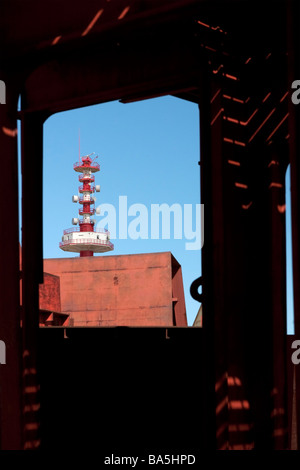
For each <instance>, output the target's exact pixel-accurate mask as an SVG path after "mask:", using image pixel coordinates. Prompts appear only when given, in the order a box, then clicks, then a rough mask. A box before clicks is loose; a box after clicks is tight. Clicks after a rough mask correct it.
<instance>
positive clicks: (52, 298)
mask: <svg viewBox="0 0 300 470" xmlns="http://www.w3.org/2000/svg"><path fill="white" fill-rule="evenodd" d="M39 300H40V309H41V310H52V311H54V312H60V311H61V303H60V279H59V276H55V275H54V274H49V273H44V283H43V284H40V286H39Z"/></svg>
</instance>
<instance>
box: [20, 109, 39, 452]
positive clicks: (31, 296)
mask: <svg viewBox="0 0 300 470" xmlns="http://www.w3.org/2000/svg"><path fill="white" fill-rule="evenodd" d="M42 162H43V118H42V116H41V115H40V114H26V113H25V114H24V115H23V116H22V272H23V278H22V311H23V314H22V327H23V328H22V330H23V368H24V372H23V377H24V383H23V387H24V397H23V402H24V448H25V449H32V448H37V447H39V445H40V438H39V406H40V405H39V381H38V353H37V343H38V328H39V283H42V282H43V219H42V203H43V192H42V181H43V165H42Z"/></svg>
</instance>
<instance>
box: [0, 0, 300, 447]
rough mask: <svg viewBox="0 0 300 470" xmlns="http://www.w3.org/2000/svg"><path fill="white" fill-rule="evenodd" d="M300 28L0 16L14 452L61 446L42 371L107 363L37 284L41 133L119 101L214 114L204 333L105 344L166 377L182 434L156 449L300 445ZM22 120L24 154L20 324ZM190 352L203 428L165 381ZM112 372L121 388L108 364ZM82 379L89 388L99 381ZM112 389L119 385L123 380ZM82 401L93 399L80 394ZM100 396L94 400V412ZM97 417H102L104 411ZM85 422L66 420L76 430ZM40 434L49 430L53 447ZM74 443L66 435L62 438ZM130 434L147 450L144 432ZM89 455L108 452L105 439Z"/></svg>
mask: <svg viewBox="0 0 300 470" xmlns="http://www.w3.org/2000/svg"><path fill="white" fill-rule="evenodd" d="M299 18H300V7H299V2H297V1H296V0H278V1H274V2H269V1H264V2H261V1H260V2H259V1H256V0H251V1H250V0H224V1H217V0H164V1H159V2H158V1H156V0H126V1H125V0H115V1H108V0H97V1H96V0H90V1H87V2H84V4H82V3H76V2H71V1H69V0H64V1H63V2H58V1H53V0H52V1H50V0H47V1H45V2H38V1H36V0H29V1H28V2H23V1H22V2H21V1H18V0H3V1H2V2H1V5H0V31H1V35H0V54H1V61H0V79H1V90H2V93H3V83H5V93H6V95H5V104H4V100H3V99H1V103H2V104H0V147H1V161H2V162H3V163H4V165H3V171H4V172H5V175H4V177H5V184H6V187H9V188H13V190H14V192H13V193H10V197H9V204H10V207H9V217H8V216H7V217H8V219H6V220H5V214H6V213H7V204H8V202H7V201H6V198H5V197H2V198H1V202H0V206H1V214H2V222H1V230H0V237H1V247H2V250H1V255H0V257H1V259H0V277H1V296H0V308H1V315H0V333H1V340H3V341H5V343H6V345H7V365H5V366H0V382H1V390H0V394H1V396H0V402H1V406H0V410H1V416H0V420H1V421H0V422H1V433H0V441H1V448H2V449H7V448H35V447H40V446H42V447H43V446H44V448H47V445H49V446H50V444H53V443H54V444H55V445H59V439H57V440H56V441H55V440H54V441H53V439H54V438H53V436H54V435H55V433H52V432H51V429H49V428H48V429H47V426H45V423H47V419H48V420H50V421H51V416H53V415H52V414H51V413H52V412H54V411H55V410H57V409H58V410H60V411H63V410H62V408H61V405H60V403H59V402H57V403H56V405H55V404H52V405H51V406H52V408H51V410H50V409H47V406H46V405H45V403H47V399H46V398H47V397H48V398H49V396H50V395H49V394H50V391H51V392H53V390H52V389H51V383H49V382H47V377H46V372H45V367H48V371H50V372H51V373H50V372H49V376H51V377H52V380H54V381H55V380H58V378H60V379H62V378H63V377H64V375H63V374H64V373H65V372H64V371H65V369H62V368H61V367H57V368H56V369H55V367H54V362H55V360H56V362H55V364H60V363H59V361H61V363H64V364H67V363H68V361H67V359H66V358H70V357H71V355H70V351H71V350H72V351H73V352H74V351H78V349H76V344H78V341H79V342H80V341H81V344H83V343H84V344H86V346H87V349H86V350H85V351H86V354H87V353H88V352H89V353H90V354H91V357H96V356H97V354H98V353H99V351H98V352H97V350H95V347H94V349H93V350H91V348H92V347H93V346H92V344H91V342H90V340H89V337H88V335H96V334H97V330H85V331H84V332H81V333H80V331H78V330H76V331H73V332H72V331H70V332H69V336H68V338H69V339H65V338H64V336H63V332H62V331H61V330H56V329H55V330H54V329H53V330H51V331H50V330H48V329H47V330H46V329H43V330H42V331H40V330H39V328H38V285H39V283H41V282H42V281H43V279H42V276H43V255H42V253H43V250H42V237H41V233H42V161H43V158H42V157H43V145H42V144H43V124H44V122H45V120H46V119H47V118H48V117H49V116H51V115H52V114H53V113H56V112H59V111H64V110H70V109H74V108H77V107H81V106H87V105H90V104H96V103H103V102H107V101H111V100H120V101H121V102H122V103H124V104H126V103H127V102H131V101H134V100H141V99H145V98H151V97H157V96H162V95H166V94H171V95H174V96H177V97H180V98H182V99H186V100H190V101H192V102H194V103H197V104H198V105H199V111H200V123H201V125H200V137H201V156H200V166H201V203H203V204H204V208H205V209H204V215H205V237H204V238H205V246H204V248H203V256H202V273H201V269H200V266H199V275H200V274H202V275H201V277H199V279H197V280H196V281H195V283H193V285H192V289H191V293H192V295H193V296H194V297H195V298H197V299H198V300H200V301H201V302H202V303H203V328H202V329H182V330H181V329H178V330H174V331H173V330H172V332H171V333H170V335H169V337H168V339H166V338H165V336H164V335H163V336H161V335H162V333H161V331H160V330H152V329H149V330H143V331H142V332H141V335H142V336H143V340H142V341H141V340H140V339H139V337H138V334H137V333H138V332H137V331H136V330H134V331H132V330H131V329H128V330H127V329H126V330H124V331H123V330H115V331H114V332H112V331H111V330H109V333H107V335H106V336H105V334H104V330H98V335H101V338H102V340H103V341H109V342H110V343H109V344H110V348H111V347H112V346H111V345H112V344H114V345H115V348H120V347H121V345H124V344H127V343H128V338H130V340H131V343H130V345H131V346H130V348H129V349H126V348H125V349H124V351H126V352H124V354H125V356H126V358H127V359H128V360H129V361H131V362H130V363H131V367H132V370H135V371H138V370H140V369H138V364H137V362H136V360H134V358H135V354H136V349H135V346H136V348H138V350H139V351H140V354H142V355H143V357H144V366H145V370H147V367H148V371H151V373H154V370H155V369H156V373H157V374H158V376H159V378H160V379H161V380H162V383H164V384H167V390H168V392H170V395H169V396H170V400H171V403H172V404H173V405H176V407H177V408H176V409H177V413H178V416H177V417H178V419H179V422H180V425H179V428H178V425H177V424H176V423H177V422H176V419H175V418H172V417H171V419H170V420H169V427H168V425H167V424H166V422H165V421H164V425H163V431H164V432H158V434H157V436H156V439H158V442H156V441H155V443H156V444H157V445H158V446H159V445H161V446H162V445H163V443H165V442H166V441H164V438H163V437H164V436H165V435H166V433H168V432H169V433H170V434H168V436H169V440H168V443H169V444H170V443H171V442H172V443H175V444H176V443H177V444H178V445H180V444H179V442H180V439H178V436H180V438H181V442H183V443H184V442H185V439H187V438H185V437H184V436H183V434H182V432H181V434H180V429H181V431H182V429H183V428H184V427H185V426H187V425H188V423H191V422H192V423H193V435H194V433H195V430H196V429H197V433H196V434H197V439H196V437H194V438H193V439H192V440H191V439H190V440H189V443H190V445H192V446H194V447H197V446H198V447H199V448H201V449H211V450H212V449H253V448H254V449H264V450H271V449H288V448H291V447H293V446H294V448H295V447H298V448H299V444H300V437H299V436H300V434H299V433H298V435H295V436H294V438H293V439H294V440H293V444H292V437H291V435H292V431H291V430H292V429H294V428H293V426H294V427H295V423H296V424H297V428H298V430H299V429H300V406H299V399H298V401H297V400H292V387H291V380H290V377H291V376H293V373H294V375H295V387H296V396H297V394H298V396H299V390H300V380H299V372H298V370H297V367H295V370H294V372H293V373H291V371H290V367H291V361H290V358H289V352H288V351H289V349H288V347H289V341H288V339H287V336H286V288H285V284H286V283H285V277H286V275H285V208H284V205H285V172H286V168H287V165H288V164H290V166H291V197H292V241H293V282H294V309H295V337H296V338H300V317H299V312H300V290H299V275H300V273H299V268H300V255H299V239H300V237H299V228H300V221H299V215H300V212H299V200H300V198H299V188H300V182H299V176H300V168H299V152H300V148H299V147H300V145H299V143H300V140H299V109H300V107H297V106H296V105H294V104H293V103H292V101H291V83H292V82H293V80H295V79H300V67H299V57H300V55H299V45H300V37H299V35H300V28H299ZM19 96H21V107H20V110H19V111H18V109H17V104H18V98H19ZM18 120H20V122H21V153H22V207H21V212H22V260H23V270H22V299H23V305H22V311H21V315H20V307H19V305H20V303H19V296H18V291H19V256H18V242H19V240H18V238H19V223H18V196H17V190H16V188H17V187H18V181H17V162H18V160H17V157H18V154H17V121H18ZM37 196H38V197H37ZM33 198H35V200H37V201H38V205H37V207H36V213H35V217H34V220H33V219H32V212H31V210H30V205H31V201H32V199H33ZM200 285H202V294H201V295H200V294H199V293H198V287H199V286H200ZM20 320H21V326H20ZM80 334H81V336H80ZM41 335H43V339H41ZM51 335H52V336H51ZM108 336H109V339H108V340H105V338H107V337H108ZM54 337H55V340H56V344H57V348H58V349H57V351H59V354H57V355H52V356H51V359H50V356H49V355H47V351H49V348H50V347H51V346H50V345H51V344H52V343H51V342H52V341H53V340H54ZM93 337H94V336H93ZM80 338H81V339H80ZM155 338H156V340H157V341H156V345H157V348H155V347H154V345H153V344H154V343H155ZM163 339H164V341H163ZM68 341H69V343H68ZM76 342H77V343H76ZM67 344H68V345H69V348H71V349H68V346H67ZM97 344H98V343H97ZM101 344H102V346H101V347H103V343H101ZM179 344H180V345H181V346H182V344H185V345H188V349H185V348H182V347H181V349H180V350H181V351H187V350H188V351H189V352H190V354H191V355H192V357H193V361H194V365H195V364H197V367H196V366H195V367H192V366H191V365H190V364H188V365H186V368H185V371H186V373H188V374H189V377H190V381H192V383H193V385H194V386H195V389H194V390H197V399H199V403H201V404H202V407H200V408H201V409H200V408H199V410H198V411H197V412H196V413H194V414H193V415H192V416H191V415H187V413H186V400H187V398H188V395H187V394H185V395H184V396H182V397H181V398H182V400H176V397H174V396H173V395H172V394H171V388H170V384H171V385H172V386H175V381H174V380H172V381H171V382H166V379H165V378H164V377H165V371H168V370H169V371H171V372H172V373H173V374H175V373H176V367H175V365H174V363H173V362H172V361H170V360H167V359H166V358H167V357H168V358H170V354H171V353H172V354H173V358H175V360H178V363H177V367H178V368H179V370H180V372H181V373H183V369H182V366H180V364H181V363H180V360H179V356H178V353H176V351H178V349H176V347H175V346H174V345H177V346H178V345H179ZM134 345H135V346H134ZM170 345H172V346H170ZM146 346H147V347H146ZM99 347H100V346H99ZM72 348H73V349H72ZM122 350H123V349H122ZM110 351H111V349H110ZM149 351H151V352H149ZM150 356H151V358H152V359H151V361H150ZM75 357H77V358H78V356H76V355H75ZM162 357H163V358H164V359H163V360H162ZM187 357H188V356H187V355H186V353H185V355H184V358H185V359H187ZM202 357H205V361H203V360H202ZM120 360H121V362H120V363H119V365H118V371H119V373H120V374H121V375H120V376H121V377H122V378H123V379H124V380H125V375H124V374H125V373H124V370H126V367H125V364H127V362H126V360H125V357H124V356H123V357H122V358H121V359H120ZM189 360H191V358H189ZM53 361H54V362H53ZM108 361H111V359H109V360H108ZM69 363H70V361H69ZM107 364H108V363H107ZM153 364H154V365H153ZM51 365H52V366H53V367H52V369H51ZM123 366H124V367H125V369H124V368H123V369H122V367H123ZM70 367H71V366H70ZM68 370H69V372H68V374H69V376H70V377H71V378H72V380H73V382H72V384H73V385H74V383H75V382H74V380H75V379H74V374H75V376H76V374H79V372H78V369H76V367H75V366H73V368H71V369H68ZM94 370H96V365H95V364H94V366H92V365H91V364H90V365H89V367H88V371H89V372H90V373H91V374H93V371H94ZM55 371H56V372H55ZM71 371H72V373H73V375H72V374H71ZM103 371H104V372H103V373H105V374H109V373H110V372H109V371H110V367H109V366H105V369H103ZM55 374H56V375H55ZM122 374H123V375H122ZM143 374H145V372H143ZM193 374H194V375H193ZM196 376H197V382H195V377H196ZM82 377H83V378H84V380H85V381H88V380H90V379H89V377H90V376H89V375H88V374H86V373H84V374H83V376H82ZM110 378H111V380H112V389H113V386H114V385H116V380H117V379H114V378H113V376H112V375H110ZM199 378H201V380H199ZM114 380H115V382H114ZM141 380H142V385H141V383H140V382H138V381H137V379H136V380H134V379H133V382H132V384H133V385H132V386H133V387H134V386H137V387H139V388H138V390H139V391H140V392H141V393H143V394H144V395H146V396H147V393H149V394H150V393H151V398H152V399H151V402H150V403H149V404H148V408H147V406H146V408H145V409H146V410H147V413H146V415H145V416H144V418H145V419H146V420H147V419H148V420H151V417H152V416H153V414H155V413H157V416H160V413H162V414H164V409H165V408H164V406H165V405H164V404H163V403H161V401H160V400H159V398H158V397H159V393H158V389H157V388H155V386H154V385H153V383H150V382H149V381H147V378H146V376H145V375H143V377H142V379H141ZM40 383H41V384H42V385H41V395H40V391H39V384H40ZM52 383H53V382H52ZM62 383H65V386H66V387H68V385H67V384H66V382H63V381H62V382H61V384H62ZM80 383H81V384H82V382H80ZM106 383H107V382H106ZM109 383H110V382H109ZM190 383H191V382H190ZM196 383H197V384H198V385H196ZM49 387H50V388H49ZM66 390H68V392H70V391H71V390H70V389H68V388H66ZM84 390H85V388H84V387H83V386H82V387H81V388H80V391H81V392H82V393H83V394H84ZM95 390H96V389H93V394H92V398H94V399H95V400H96V398H97V396H98V395H96V391H95ZM99 393H100V391H99ZM102 393H106V398H107V399H109V397H110V394H109V390H108V389H106V391H105V390H104V391H103V388H102ZM125 393H126V397H125V398H126V400H127V403H129V404H130V406H131V408H130V409H131V412H132V410H135V412H134V413H135V414H134V416H135V417H136V419H137V423H138V424H139V426H142V425H143V420H142V419H141V417H140V414H139V409H135V408H134V405H135V406H137V405H136V402H135V401H134V400H133V399H132V396H131V395H130V391H129V390H127V392H125ZM185 393H187V392H185ZM54 395H55V394H54ZM54 395H52V396H54ZM68 396H69V395H68ZM85 398H86V399H87V397H85ZM40 399H41V407H39V403H40ZM292 402H293V406H292ZM74 403H75V399H74ZM90 403H91V402H89V408H88V409H89V411H90V412H91V413H93V407H92V405H90ZM115 403H116V402H115ZM169 404H170V402H169ZM112 406H113V405H112ZM114 406H117V410H118V413H119V416H121V420H123V421H122V423H123V425H122V426H121V427H120V428H119V432H118V435H117V437H119V438H120V440H121V441H122V439H124V436H125V435H126V426H125V425H124V423H125V422H126V419H129V415H128V414H126V412H125V411H124V407H122V405H120V404H119V405H114ZM137 408H138V407H137ZM39 410H40V412H39ZM111 412H112V411H111ZM72 413H73V411H72V408H69V409H68V413H67V416H68V418H70V419H71V417H72ZM80 416H83V414H80ZM98 416H99V417H100V416H101V414H100V413H99V415H98ZM101 417H102V419H105V418H103V415H102V416H101ZM188 419H190V421H188ZM40 421H41V422H42V424H43V423H44V425H42V427H41V429H42V430H43V431H42V434H41V433H40V428H39V422H40ZM48 422H49V421H48ZM106 423H109V419H108V417H107V419H106ZM293 423H294V424H293ZM54 425H55V424H53V426H54ZM89 425H90V422H89V421H88V420H86V418H85V419H83V418H82V426H83V427H84V428H85V429H86V428H87V427H88V426H89ZM181 425H182V428H181ZM65 426H66V425H65ZM108 426H109V425H108ZM64 430H65V431H69V432H70V429H67V428H66V427H64ZM109 430H110V432H111V433H110V432H108V434H107V435H108V436H111V438H112V439H113V438H116V435H114V434H113V429H112V427H110V428H109ZM57 432H58V434H60V433H61V435H60V437H61V438H62V439H63V438H66V435H67V436H69V439H70V440H69V441H68V443H69V444H70V445H71V444H72V443H73V444H74V443H79V442H80V434H78V433H77V434H76V439H75V440H72V439H71V438H70V434H69V435H68V434H62V432H61V430H58V431H57ZM144 432H145V435H144V439H146V440H147V442H148V443H149V444H151V443H152V444H153V445H154V441H153V439H154V437H153V436H152V435H151V434H150V433H149V432H148V434H147V431H146V429H145V428H144ZM43 433H44V434H43ZM74 435H75V434H73V437H74ZM85 436H86V435H84V436H83V439H86V437H85ZM134 437H135V438H136V442H141V436H140V435H139V434H138V431H136V432H135V434H134ZM51 439H52V441H51ZM151 439H152V440H151ZM159 439H160V440H159ZM172 439H173V440H172ZM90 442H94V443H95V442H96V440H94V441H93V439H92V438H91V441H90ZM103 442H105V441H103ZM117 442H118V441H117ZM122 442H123V441H122ZM85 443H87V441H86V442H85ZM116 445H117V444H116Z"/></svg>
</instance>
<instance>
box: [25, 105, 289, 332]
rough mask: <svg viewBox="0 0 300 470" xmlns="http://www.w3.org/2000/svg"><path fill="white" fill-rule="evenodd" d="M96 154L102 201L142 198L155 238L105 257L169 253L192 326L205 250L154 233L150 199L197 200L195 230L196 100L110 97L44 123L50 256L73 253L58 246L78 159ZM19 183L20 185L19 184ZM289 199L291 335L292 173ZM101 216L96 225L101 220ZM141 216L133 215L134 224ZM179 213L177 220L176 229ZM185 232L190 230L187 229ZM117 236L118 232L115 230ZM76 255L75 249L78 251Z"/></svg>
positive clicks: (70, 208)
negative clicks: (193, 293)
mask: <svg viewBox="0 0 300 470" xmlns="http://www.w3.org/2000/svg"><path fill="white" fill-rule="evenodd" d="M79 129H80V154H81V156H83V155H87V154H90V153H92V152H95V154H96V155H98V159H97V160H96V161H97V162H98V163H99V164H100V167H101V171H100V172H98V173H96V184H100V185H101V192H100V193H96V197H97V203H96V206H98V205H99V204H103V203H106V204H112V205H114V207H115V208H116V210H117V211H118V207H119V197H120V196H126V197H127V204H128V207H130V206H131V205H132V204H137V203H138V204H143V205H144V206H145V207H146V208H147V209H148V213H149V239H147V240H145V239H137V240H132V239H130V238H128V239H127V240H120V239H118V238H117V239H116V240H113V243H114V245H115V249H114V251H113V252H111V253H109V254H105V255H99V256H111V255H120V254H132V253H150V252H161V251H171V252H172V253H173V255H174V256H175V258H176V259H177V260H178V262H179V263H180V264H181V266H182V272H183V282H184V289H185V299H186V309H187V318H188V324H189V325H192V324H193V321H194V319H195V316H196V314H197V311H198V308H199V304H198V302H196V301H194V300H193V299H192V298H191V297H190V294H189V288H190V284H191V282H192V281H193V280H194V279H195V278H197V277H198V276H200V275H201V250H186V245H185V244H186V242H187V241H188V240H186V239H185V238H184V236H183V238H182V239H181V240H180V239H179V240H178V239H174V232H173V230H172V229H171V237H170V239H169V240H163V239H161V238H160V239H159V240H153V239H151V238H150V225H151V220H150V213H151V204H162V203H166V204H168V205H169V206H171V205H172V204H174V203H175V204H180V205H181V207H182V209H183V208H184V204H191V205H192V207H193V219H192V221H193V229H194V230H195V229H196V225H195V219H196V218H195V210H196V204H199V201H200V169H199V168H200V167H199V165H198V161H199V158H200V140H199V139H200V138H199V112H198V106H197V105H196V104H193V103H189V102H187V101H184V100H181V99H179V98H174V97H171V96H165V97H162V98H156V99H151V100H144V101H139V102H137V103H130V104H122V103H119V102H111V103H105V104H101V105H95V106H90V107H87V108H81V109H76V110H73V111H68V112H64V113H58V114H55V115H54V116H51V118H49V119H48V120H47V121H46V123H45V125H44V195H43V205H44V233H43V242H44V258H60V257H68V256H70V257H71V256H74V254H72V253H68V252H64V251H62V250H60V248H59V242H60V240H61V236H62V233H63V230H64V229H66V228H70V227H71V226H72V224H71V219H72V217H76V216H77V211H78V204H74V203H72V195H73V194H78V186H79V182H78V174H77V173H75V172H74V171H73V163H75V162H76V161H78V158H79V142H78V141H79V139H78V136H79ZM20 187H21V185H20ZM286 187H287V192H286V195H287V198H286V214H287V224H286V230H287V331H288V333H290V334H292V333H293V331H294V325H293V302H292V296H293V290H292V262H291V226H290V217H291V214H290V210H291V206H290V172H289V170H288V171H287V177H286ZM101 218H102V217H101V216H100V217H98V216H96V223H98V221H100V220H101ZM133 219H135V217H128V224H129V223H130V221H131V220H133ZM172 224H173V219H172V218H171V227H172ZM183 235H184V234H183ZM117 237H118V230H117ZM75 256H76V255H75Z"/></svg>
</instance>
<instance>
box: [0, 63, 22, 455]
mask: <svg viewBox="0 0 300 470" xmlns="http://www.w3.org/2000/svg"><path fill="white" fill-rule="evenodd" d="M0 79H1V80H3V81H4V82H5V85H6V100H5V101H6V104H0V152H1V159H0V160H1V163H2V166H1V169H2V184H3V187H2V192H1V199H0V216H1V224H0V226H1V230H0V246H1V249H0V283H1V294H0V340H2V341H4V343H5V347H6V364H0V448H1V450H19V449H21V448H22V437H21V330H20V296H19V290H20V278H19V221H18V158H17V120H16V113H17V101H18V92H17V89H16V88H15V86H14V83H13V81H12V77H10V76H9V75H5V74H4V73H3V72H2V71H0Z"/></svg>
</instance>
